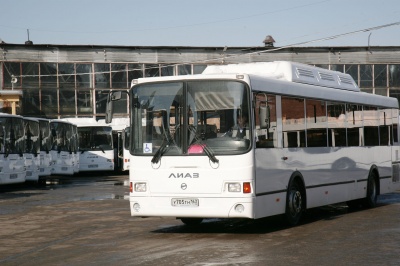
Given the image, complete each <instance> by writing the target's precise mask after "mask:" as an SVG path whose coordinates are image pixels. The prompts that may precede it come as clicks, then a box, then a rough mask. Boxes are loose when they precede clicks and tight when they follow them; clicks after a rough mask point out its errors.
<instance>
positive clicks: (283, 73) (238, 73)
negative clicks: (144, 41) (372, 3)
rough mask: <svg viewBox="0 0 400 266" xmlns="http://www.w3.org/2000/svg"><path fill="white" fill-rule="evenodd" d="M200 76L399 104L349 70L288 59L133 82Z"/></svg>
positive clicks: (271, 89)
mask: <svg viewBox="0 0 400 266" xmlns="http://www.w3.org/2000/svg"><path fill="white" fill-rule="evenodd" d="M200 79H226V80H229V79H235V80H242V81H245V82H247V83H248V84H249V85H250V86H251V89H252V90H253V91H260V92H265V93H273V94H280V95H286V96H292V97H305V98H311V99H319V100H326V101H338V102H348V103H354V104H364V105H373V106H379V107H385V108H398V107H399V103H398V100H397V99H396V98H391V97H386V96H381V95H375V94H370V93H366V92H361V91H360V89H359V88H358V86H357V85H356V83H355V81H354V80H353V78H352V77H351V76H350V75H348V74H344V73H341V72H338V71H332V70H326V69H323V68H319V67H314V66H309V65H305V64H300V63H294V62H286V61H275V62H259V63H244V64H228V65H213V66H208V67H207V68H206V69H205V70H204V72H203V73H202V74H198V75H183V76H168V77H152V78H140V79H138V80H133V81H132V85H135V84H137V83H138V84H141V83H146V82H161V81H185V80H200ZM288 82H289V83H290V84H291V85H289V84H288Z"/></svg>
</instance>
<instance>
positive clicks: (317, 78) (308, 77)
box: [203, 61, 360, 91]
mask: <svg viewBox="0 0 400 266" xmlns="http://www.w3.org/2000/svg"><path fill="white" fill-rule="evenodd" d="M222 73H243V74H253V75H257V76H263V77H268V78H272V79H281V80H286V81H290V82H296V83H304V84H311V85H317V86H322V87H329V88H336V89H342V90H350V91H360V89H359V88H358V86H357V84H356V83H355V81H354V79H353V78H352V77H351V76H350V75H349V74H345V73H341V72H338V71H332V70H327V69H323V68H319V67H314V66H309V65H305V64H300V63H295V62H287V61H274V62H259V63H245V64H228V65H212V66H208V67H207V68H206V69H205V70H204V71H203V74H222Z"/></svg>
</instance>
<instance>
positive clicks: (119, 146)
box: [98, 117, 130, 171]
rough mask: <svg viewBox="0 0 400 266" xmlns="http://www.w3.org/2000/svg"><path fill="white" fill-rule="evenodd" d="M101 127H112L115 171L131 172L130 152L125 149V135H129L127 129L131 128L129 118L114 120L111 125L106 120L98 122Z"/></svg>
mask: <svg viewBox="0 0 400 266" xmlns="http://www.w3.org/2000/svg"><path fill="white" fill-rule="evenodd" d="M98 123H99V124H100V125H107V126H111V127H112V137H113V146H114V170H115V171H128V170H129V160H130V154H129V151H128V150H127V149H126V148H125V135H126V134H128V130H129V129H128V130H127V129H126V128H127V127H128V126H129V118H121V117H119V118H114V119H113V120H112V121H111V123H105V120H104V119H100V120H99V121H98Z"/></svg>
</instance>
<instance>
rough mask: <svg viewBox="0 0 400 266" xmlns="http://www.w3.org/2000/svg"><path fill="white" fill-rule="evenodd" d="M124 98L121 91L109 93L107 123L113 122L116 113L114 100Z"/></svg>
mask: <svg viewBox="0 0 400 266" xmlns="http://www.w3.org/2000/svg"><path fill="white" fill-rule="evenodd" d="M121 98H122V92H121V91H111V92H110V93H109V94H108V97H107V105H106V119H105V120H106V124H109V123H111V122H112V118H113V115H114V108H113V107H114V106H113V102H114V101H118V100H120V99H121Z"/></svg>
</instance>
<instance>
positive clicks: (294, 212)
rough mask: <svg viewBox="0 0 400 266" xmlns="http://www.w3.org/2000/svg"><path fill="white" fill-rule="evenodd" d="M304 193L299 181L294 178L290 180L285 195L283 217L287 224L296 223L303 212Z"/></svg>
mask: <svg viewBox="0 0 400 266" xmlns="http://www.w3.org/2000/svg"><path fill="white" fill-rule="evenodd" d="M304 200H305V195H304V190H303V187H302V186H301V183H300V182H299V181H298V180H296V179H294V180H292V181H290V184H289V188H288V191H287V196H286V211H285V217H286V221H287V222H288V223H289V225H296V224H297V223H298V222H299V221H300V218H301V216H302V214H303V212H304V209H305V205H304Z"/></svg>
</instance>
